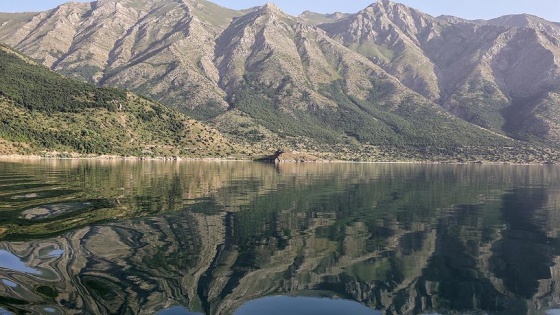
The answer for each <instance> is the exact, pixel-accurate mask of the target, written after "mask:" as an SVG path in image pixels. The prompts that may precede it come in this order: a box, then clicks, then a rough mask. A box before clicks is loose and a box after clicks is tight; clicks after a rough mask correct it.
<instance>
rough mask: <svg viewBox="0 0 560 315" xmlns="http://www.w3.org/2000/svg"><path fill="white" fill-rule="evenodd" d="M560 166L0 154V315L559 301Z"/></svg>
mask: <svg viewBox="0 0 560 315" xmlns="http://www.w3.org/2000/svg"><path fill="white" fill-rule="evenodd" d="M559 232H560V167H556V166H492V165H414V164H351V163H347V164H345V163H318V164H281V165H274V164H264V163H255V162H186V161H179V162H171V161H168V162H163V161H88V160H83V161H79V160H54V161H53V160H36V161H35V160H28V161H22V162H19V161H9V162H0V314H2V315H4V314H23V313H31V314H160V315H170V314H226V315H227V314H235V315H255V314H267V315H274V314H290V315H298V314H333V315H334V314H356V315H361V314H364V315H366V314H376V315H377V314H560V311H559V309H560V235H559Z"/></svg>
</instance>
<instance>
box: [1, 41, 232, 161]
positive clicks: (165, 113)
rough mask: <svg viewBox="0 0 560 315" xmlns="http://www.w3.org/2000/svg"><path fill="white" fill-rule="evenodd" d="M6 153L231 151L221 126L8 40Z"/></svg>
mask: <svg viewBox="0 0 560 315" xmlns="http://www.w3.org/2000/svg"><path fill="white" fill-rule="evenodd" d="M0 71H1V72H2V77H1V78H0V117H1V120H0V155H6V154H15V153H17V154H52V153H53V151H58V152H59V154H61V152H68V154H75V153H78V154H82V155H99V154H105V155H123V156H127V155H134V156H192V157H200V156H213V155H214V156H225V155H229V154H233V153H236V151H235V148H236V147H235V146H233V145H232V144H231V143H230V142H228V141H227V140H225V139H224V138H223V137H222V136H221V134H219V132H217V131H216V130H214V129H212V128H209V127H208V126H205V125H203V124H202V123H200V122H198V121H195V120H193V119H188V118H187V117H185V116H184V115H183V114H181V113H179V112H177V111H175V110H172V109H170V108H168V107H166V106H164V105H161V104H158V103H155V102H153V101H151V100H148V99H146V98H142V97H139V96H137V95H134V94H132V93H129V92H126V91H124V90H118V89H113V88H97V87H94V86H91V85H89V84H86V83H83V82H80V81H77V80H73V79H68V78H65V77H63V76H61V75H59V74H57V73H54V72H52V71H50V70H49V69H47V68H45V67H43V66H40V65H37V64H36V63H35V62H33V61H32V60H30V59H29V58H27V57H25V56H23V55H21V54H19V53H17V52H15V51H13V50H11V49H10V48H8V47H5V46H1V45H0Z"/></svg>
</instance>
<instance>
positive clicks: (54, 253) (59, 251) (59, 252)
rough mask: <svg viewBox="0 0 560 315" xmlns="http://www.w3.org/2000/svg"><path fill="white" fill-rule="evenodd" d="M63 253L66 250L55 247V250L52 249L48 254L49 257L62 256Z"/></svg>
mask: <svg viewBox="0 0 560 315" xmlns="http://www.w3.org/2000/svg"><path fill="white" fill-rule="evenodd" d="M62 254H64V250H62V249H55V250H53V251H51V252H50V253H49V254H48V255H47V256H49V257H60V256H62Z"/></svg>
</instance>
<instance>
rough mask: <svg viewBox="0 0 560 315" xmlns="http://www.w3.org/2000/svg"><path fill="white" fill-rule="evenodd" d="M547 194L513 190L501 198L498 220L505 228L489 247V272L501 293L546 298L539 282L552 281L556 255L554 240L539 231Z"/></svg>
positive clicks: (543, 231)
mask: <svg viewBox="0 0 560 315" xmlns="http://www.w3.org/2000/svg"><path fill="white" fill-rule="evenodd" d="M547 196H548V193H547V191H546V190H545V189H543V188H534V189H514V190H512V191H511V192H509V193H507V194H505V195H504V197H503V206H502V209H501V211H502V216H503V218H504V221H505V223H506V224H507V228H506V229H505V230H504V231H503V232H502V239H501V240H500V241H498V242H496V243H495V244H494V246H493V253H494V255H493V256H492V258H491V259H490V270H491V271H492V273H493V274H494V275H495V276H496V278H498V279H500V280H501V282H502V286H503V290H504V291H507V292H511V293H513V294H514V295H515V296H516V297H519V298H523V299H531V298H532V297H534V296H543V295H546V294H547V293H548V292H546V291H547V290H549V288H546V287H544V286H541V282H542V281H541V280H548V279H551V278H552V274H551V268H552V267H554V265H555V262H554V259H555V257H556V256H558V255H559V254H560V247H559V243H558V239H555V238H550V237H549V236H548V235H547V231H546V230H544V229H543V228H542V227H543V225H544V224H545V222H546V221H547V219H548V217H547V212H546V211H545V210H543V206H544V205H545V204H546V202H547Z"/></svg>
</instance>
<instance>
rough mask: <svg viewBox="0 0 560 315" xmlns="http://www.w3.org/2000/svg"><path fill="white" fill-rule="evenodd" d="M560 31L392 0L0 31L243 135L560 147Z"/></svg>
mask: <svg viewBox="0 0 560 315" xmlns="http://www.w3.org/2000/svg"><path fill="white" fill-rule="evenodd" d="M559 34H560V25H559V24H557V23H553V22H548V21H545V20H542V19H540V18H537V17H533V16H527V15H520V16H508V17H502V18H498V19H494V20H489V21H466V20H462V19H459V18H454V17H446V16H442V17H432V16H429V15H427V14H424V13H422V12H420V11H417V10H415V9H413V8H409V7H406V6H404V5H402V4H398V3H393V2H390V1H387V0H380V1H379V2H377V3H374V4H372V5H371V6H369V7H367V8H365V9H364V10H362V11H360V12H358V13H356V14H331V15H321V14H316V13H313V12H305V13H304V14H302V15H300V16H298V17H293V16H289V15H287V14H285V13H284V12H282V11H281V10H280V9H279V8H278V7H276V6H275V5H273V4H267V5H265V6H262V7H257V8H253V9H248V10H244V11H235V10H229V9H226V8H222V7H220V6H217V5H215V4H212V3H210V2H207V1H202V0H141V1H132V0H99V1H96V2H92V3H79V4H77V3H68V4H64V5H62V6H60V7H58V8H56V9H54V10H50V11H47V12H41V13H37V14H28V13H26V14H2V15H0V41H2V42H5V43H7V44H9V45H12V46H13V47H16V48H17V49H19V50H21V51H22V52H24V53H26V54H28V55H29V56H31V57H32V58H35V59H37V60H40V61H41V62H43V63H44V64H45V65H46V66H48V67H50V68H51V69H54V70H56V71H59V72H61V73H64V74H67V75H71V76H74V77H77V78H81V79H83V80H86V81H88V82H91V83H94V84H98V85H103V86H117V87H121V88H127V89H131V90H132V91H135V92H139V93H142V94H145V95H148V96H150V97H153V98H155V99H157V100H158V101H161V102H163V103H165V104H167V105H169V106H172V107H176V108H179V109H181V110H182V111H184V112H186V113H188V114H190V115H193V116H194V117H195V118H199V119H203V120H205V121H208V122H211V123H213V124H214V125H215V126H216V127H217V128H218V129H220V130H221V131H223V132H225V133H226V134H228V135H229V136H231V137H234V138H236V139H237V140H239V141H246V142H250V143H254V144H265V145H264V147H268V148H272V147H274V146H285V147H292V148H298V149H310V148H311V149H315V150H321V149H322V148H321V144H327V145H330V147H329V148H328V149H330V150H333V147H332V145H334V144H336V145H348V146H354V147H359V148H363V146H364V145H366V146H367V145H374V146H387V145H390V146H408V147H410V146H416V147H425V146H434V147H472V146H481V145H482V146H495V147H507V146H512V145H519V143H518V142H516V141H515V140H513V139H516V140H522V141H528V142H530V143H538V144H539V145H542V144H547V145H552V146H557V145H559V144H560V124H559V123H558V121H559V120H558V119H557V118H558V115H559V110H558V106H556V104H557V103H558V100H559V99H560V94H558V93H559V92H558V91H559V90H560V89H559V87H560V70H559V67H558V65H559V63H560V46H559V43H560V35H559ZM516 143H517V144H516Z"/></svg>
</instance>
